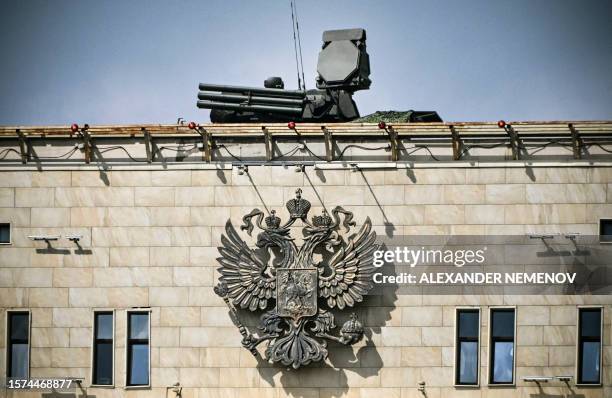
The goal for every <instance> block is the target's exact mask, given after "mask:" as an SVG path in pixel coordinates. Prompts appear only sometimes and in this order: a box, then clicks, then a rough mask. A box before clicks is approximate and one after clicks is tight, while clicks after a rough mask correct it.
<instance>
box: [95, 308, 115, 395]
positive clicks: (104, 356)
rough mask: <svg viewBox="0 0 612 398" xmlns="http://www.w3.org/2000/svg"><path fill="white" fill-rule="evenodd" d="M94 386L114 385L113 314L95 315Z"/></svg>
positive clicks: (100, 313)
mask: <svg viewBox="0 0 612 398" xmlns="http://www.w3.org/2000/svg"><path fill="white" fill-rule="evenodd" d="M92 383H93V384H97V385H112V384H113V313H112V312H96V313H94V341H93V380H92Z"/></svg>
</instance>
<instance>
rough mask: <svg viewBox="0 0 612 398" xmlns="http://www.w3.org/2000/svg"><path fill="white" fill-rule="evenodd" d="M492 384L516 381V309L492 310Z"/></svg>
mask: <svg viewBox="0 0 612 398" xmlns="http://www.w3.org/2000/svg"><path fill="white" fill-rule="evenodd" d="M490 330H491V349H490V352H491V357H490V358H489V380H490V383H491V384H512V383H514V309H512V308H497V309H493V310H491V329H490Z"/></svg>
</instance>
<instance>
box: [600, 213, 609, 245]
mask: <svg viewBox="0 0 612 398" xmlns="http://www.w3.org/2000/svg"><path fill="white" fill-rule="evenodd" d="M599 241H600V242H601V243H612V219H610V218H602V219H600V220H599Z"/></svg>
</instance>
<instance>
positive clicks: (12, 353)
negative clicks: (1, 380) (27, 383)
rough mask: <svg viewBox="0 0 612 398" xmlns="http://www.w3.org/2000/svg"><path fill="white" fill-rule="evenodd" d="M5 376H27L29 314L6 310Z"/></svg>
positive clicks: (28, 365)
mask: <svg viewBox="0 0 612 398" xmlns="http://www.w3.org/2000/svg"><path fill="white" fill-rule="evenodd" d="M7 326H8V334H7V335H8V341H7V343H8V344H7V362H6V363H7V369H6V375H7V377H13V378H27V377H28V373H29V372H28V371H29V369H30V314H29V313H28V312H8V325H7Z"/></svg>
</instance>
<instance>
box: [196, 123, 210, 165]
mask: <svg viewBox="0 0 612 398" xmlns="http://www.w3.org/2000/svg"><path fill="white" fill-rule="evenodd" d="M197 131H198V133H200V135H201V136H202V160H203V161H205V162H206V163H210V161H211V160H212V159H211V154H210V148H211V147H212V140H211V138H212V137H211V134H210V133H209V132H208V131H206V129H203V128H198V130H197Z"/></svg>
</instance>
